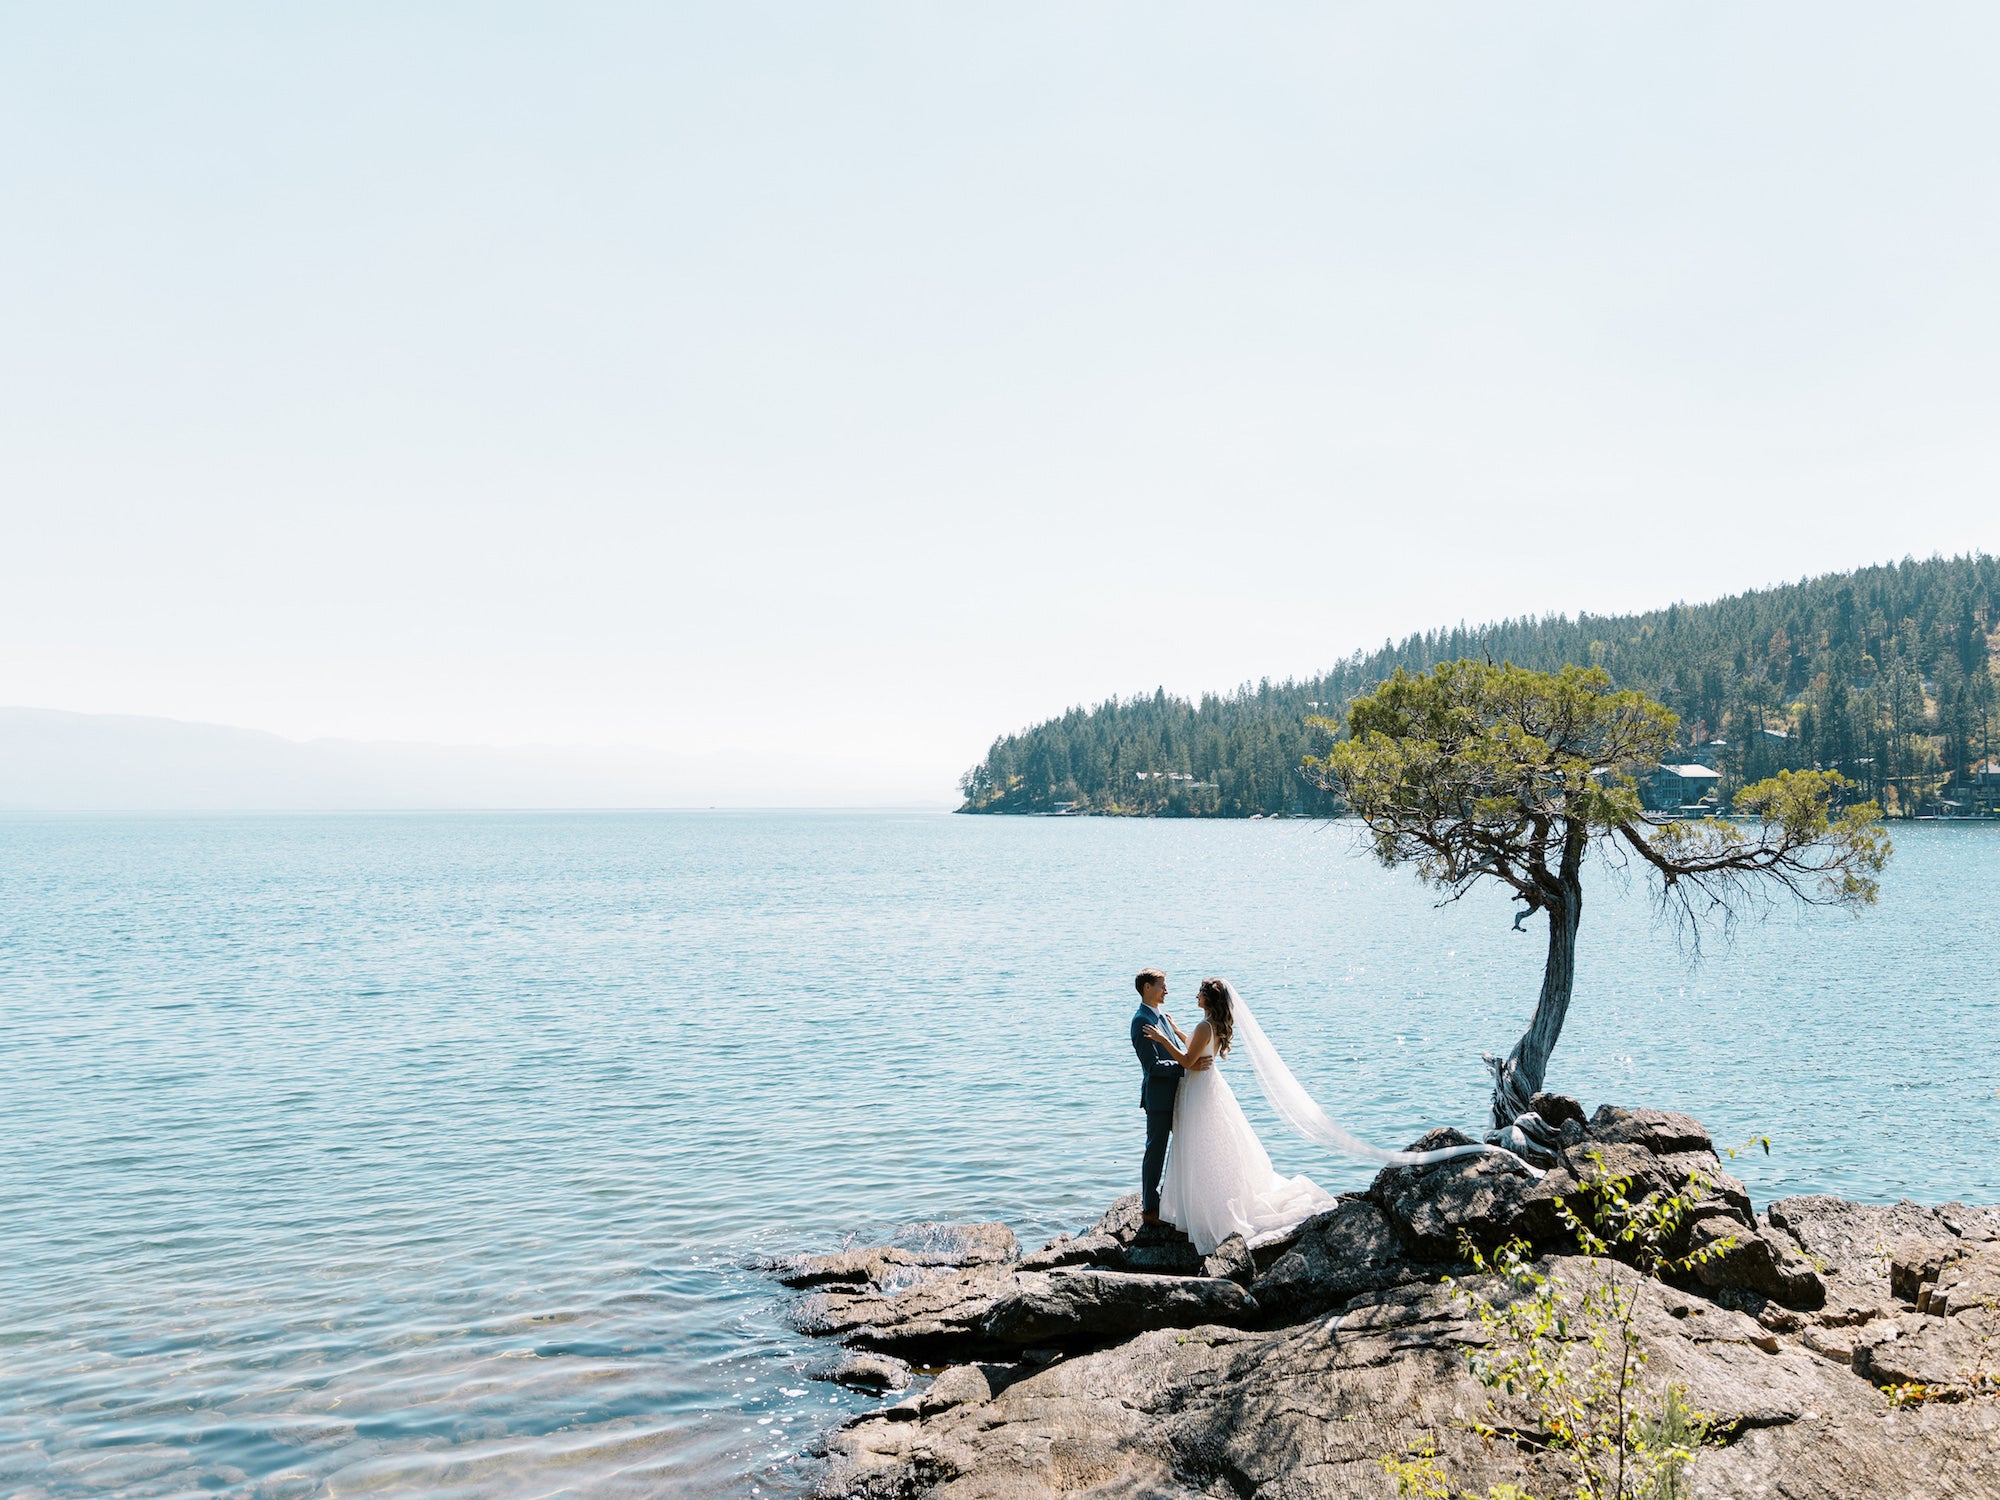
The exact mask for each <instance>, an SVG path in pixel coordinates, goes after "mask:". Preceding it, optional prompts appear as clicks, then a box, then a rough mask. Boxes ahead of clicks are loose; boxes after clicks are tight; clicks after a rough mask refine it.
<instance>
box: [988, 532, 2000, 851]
mask: <svg viewBox="0 0 2000 1500" xmlns="http://www.w3.org/2000/svg"><path fill="white" fill-rule="evenodd" d="M1996 653H2000V560H1996V559H1995V558H1993V557H1990V556H1987V555H1986V554H1984V553H1979V554H1975V555H1972V556H1969V557H1954V558H1931V559H1929V560H1926V561H1921V562H1919V561H1914V560H1905V561H1904V562H1901V563H1897V564H1889V565H1884V566H1880V567H1871V568H1861V569H1857V570H1855V571H1853V572H1850V573H1830V574H1826V575H1824V576H1822V577H1819V578H1812V579H1802V580H1800V581H1799V582H1798V583H1795V584H1785V585H1782V586H1779V587H1776V588H1770V589H1759V590H1755V591H1752V592H1749V593H1744V594H1737V595H1733V596H1731V597H1729V598H1725V599H1718V600H1715V601H1713V602H1711V603H1707V604H1694V605H1689V604H1673V605H1669V606H1667V607H1666V608H1664V609H1658V610H1653V611H1650V612H1648V613H1645V614H1638V615H1615V616H1605V615H1579V616H1577V617H1576V618H1575V619H1571V618H1569V617H1568V616H1565V615H1556V616H1551V617H1548V618H1543V619H1536V618H1532V617H1524V618H1521V619H1518V620H1503V621H1500V622H1498V623H1496V624H1492V625H1486V626H1480V627H1476V628H1469V627H1467V626H1464V625H1459V626H1456V627H1454V628H1451V629H1448V630H1437V631H1431V632H1427V633H1425V634H1422V635H1412V636H1409V637H1408V638H1406V639H1405V640H1403V641H1401V642H1400V643H1397V642H1385V643H1384V644H1383V646H1382V647H1381V649H1379V650H1376V651H1372V652H1366V653H1364V652H1356V653H1355V654H1354V655H1352V656H1350V657H1348V658H1347V659H1346V660H1344V661H1341V662H1339V663H1337V664H1335V666H1334V667H1333V669H1332V670H1331V671H1328V672H1326V673H1324V674H1322V675H1321V676H1318V677H1314V678H1311V679H1309V680H1307V681H1304V682H1294V681H1287V682H1284V683H1277V684H1274V683H1272V682H1270V681H1268V680H1266V681H1264V682H1261V683H1258V684H1255V685H1254V686H1251V685H1246V686H1244V687H1241V688H1238V689H1237V690H1235V691H1234V692H1232V693H1227V694H1206V695H1204V696H1203V697H1202V698H1201V700H1200V701H1199V702H1198V703H1190V702H1188V701H1187V700H1186V699H1184V698H1176V697H1172V696H1169V695H1168V694H1167V693H1166V691H1165V690H1164V689H1161V690H1158V691H1156V692H1154V693H1153V694H1152V695H1151V696H1150V697H1137V698H1128V699H1123V700H1120V699H1116V698H1113V699H1109V700H1107V701H1106V702H1103V703H1100V704H1097V705H1096V706H1094V707H1091V708H1087V709H1086V708H1072V709H1070V710H1069V711H1068V712H1067V713H1065V714H1062V715H1060V716H1058V717H1056V718H1053V719H1049V720H1047V721H1045V722H1044V723H1041V724H1037V725H1035V726H1034V727H1032V728H1030V729H1026V730H1023V731H1022V732H1020V733H1019V734H1012V735H1004V736H1002V737H1001V738H999V739H997V740H995V741H994V743H993V747H992V749H991V750H989V751H988V752H987V755H986V758H985V759H984V760H983V761H981V762H980V763H979V764H978V765H976V766H974V767H973V768H972V769H971V770H969V771H967V772H966V773H965V775H964V776H963V777H962V778H961V779H960V783H959V785H960V790H961V791H962V792H963V793H964V795H965V802H964V805H963V806H962V807H961V808H960V811H962V812H988V813H1052V812H1096V813H1112V814H1131V815H1140V816H1221V817H1249V816H1253V815H1266V816H1267V815H1272V814H1307V815H1331V814H1333V813H1336V812H1338V811H1339V804H1338V801H1337V799H1336V798H1334V797H1332V796H1330V795H1329V794H1328V793H1326V792H1324V791H1321V790H1320V789H1319V788H1318V787H1316V786H1314V785H1313V784H1312V783H1311V782H1309V781H1308V780H1307V779H1306V778H1305V777H1304V776H1303V775H1302V774H1301V772H1300V769H1299V767H1300V763H1301V761H1302V760H1303V759H1304V757H1305V755H1306V754H1307V753H1308V752H1309V751H1310V750H1312V749H1313V748H1315V733H1314V731H1312V730H1311V729H1309V728H1308V726H1307V720H1308V719H1309V718H1310V717H1312V716H1314V715H1318V714H1326V715H1330V716H1334V717H1339V716H1341V715H1343V714H1344V713H1345V711H1346V707H1347V705H1348V704H1349V703H1351V702H1352V701H1353V700H1354V698H1355V697H1356V696H1358V695H1359V694H1361V693H1365V692H1367V691H1369V690H1370V689H1372V688H1373V687H1374V686H1375V685H1376V684H1377V683H1379V682H1381V681H1383V680H1384V679H1385V678H1387V677H1388V676H1389V675H1390V674H1391V673H1393V672H1394V671H1395V670H1396V669H1397V668H1398V667H1402V668H1406V669H1407V670H1409V671H1412V672H1417V671H1423V670H1425V669H1427V668H1429V667H1431V666H1434V665H1436V664H1437V663H1438V662H1441V661H1454V660H1458V659H1460V658H1465V657H1471V658H1480V657H1489V656H1490V657H1491V658H1492V659H1493V660H1495V661H1511V662H1513V663H1515V664H1516V665H1519V666H1524V667H1532V668H1536V669H1538V670H1543V671H1551V670H1554V669H1556V668H1559V667H1562V666H1564V665H1567V664H1570V663H1576V664H1578V665H1582V666H1601V667H1603V668H1604V669H1605V670H1606V671H1607V672H1609V673H1610V675H1611V677H1612V680H1613V681H1614V682H1616V683H1617V684H1618V685H1619V686H1621V687H1634V688H1639V689H1642V690H1644V691H1646V692H1649V693H1651V694H1653V695H1654V696H1656V697H1658V698H1659V699H1660V700H1661V701H1663V702H1664V703H1666V705H1667V706H1668V707H1669V708H1672V709H1673V710H1674V711H1675V712H1677V713H1678V714H1680V716H1681V721H1682V735H1683V742H1684V746H1685V750H1686V754H1687V757H1688V758H1689V759H1693V760H1701V761H1703V762H1705V763H1707V764H1711V765H1713V766H1714V767H1715V768H1716V769H1718V770H1720V771H1722V772H1723V773H1724V777H1725V783H1724V790H1725V792H1727V791H1730V790H1733V789H1734V787H1735V786H1737V785H1741V784H1742V783H1743V782H1744V781H1745V780H1754V779H1756V778H1758V777H1761V776H1765V775H1769V774H1771V773H1772V772H1774V771H1776V770H1778V769H1781V768H1785V767H1800V766H1812V765H1820V766H1825V767H1828V768H1832V769H1838V770H1840V771H1842V772H1843V773H1845V774H1846V775H1848V776H1850V777H1852V778H1853V779H1854V780H1856V781H1858V782H1860V783H1861V784H1862V785H1863V786H1864V787H1865V788H1866V789H1867V792H1868V795H1870V796H1873V797H1875V798H1877V799H1879V800H1882V801H1883V802H1884V803H1885V805H1886V806H1887V807H1888V808H1889V810H1890V811H1891V812H1893V813H1899V814H1902V815H1911V814H1915V813H1918V812H1920V811H1926V810H1933V809H1939V808H1944V809H1946V810H1949V808H1950V807H1952V806H1962V805H1963V803H1962V802H1956V801H1955V800H1954V795H1955V794H1958V795H1959V796H1962V795H1964V794H1966V793H1967V791H1968V789H1969V787H1970V786H1971V785H1972V783H1973V780H1974V778H1975V776H1976V775H1977V768H1978V767H1980V766H1982V765H1985V764H1989V763H1990V762H1991V761H1992V760H1993V758H1994V757H1995V755H1997V754H2000V707H1996V704H1995V697H1994V682H1995V678H1996V677H2000V659H1997V658H1996Z"/></svg>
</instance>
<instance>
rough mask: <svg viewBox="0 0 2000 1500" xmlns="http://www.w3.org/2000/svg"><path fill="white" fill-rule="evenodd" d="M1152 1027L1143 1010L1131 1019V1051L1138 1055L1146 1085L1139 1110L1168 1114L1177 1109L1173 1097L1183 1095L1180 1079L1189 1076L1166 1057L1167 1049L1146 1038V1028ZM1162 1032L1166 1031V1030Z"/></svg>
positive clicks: (1141, 1090) (1140, 1092)
mask: <svg viewBox="0 0 2000 1500" xmlns="http://www.w3.org/2000/svg"><path fill="white" fill-rule="evenodd" d="M1152 1024H1153V1023H1152V1022H1151V1021H1148V1020H1147V1019H1146V1013H1145V1012H1144V1011H1143V1010H1142V1011H1137V1012H1135V1013H1134V1014H1133V1016H1132V1050H1133V1051H1134V1052H1136V1053H1138V1054H1139V1066H1140V1067H1142V1068H1144V1069H1145V1070H1146V1081H1145V1082H1144V1083H1142V1084H1141V1085H1140V1086H1139V1108H1141V1109H1143V1110H1146V1111H1148V1112H1149V1113H1150V1112H1153V1111H1168V1110H1171V1109H1172V1108H1173V1107H1174V1096H1175V1095H1176V1094H1178V1093H1179V1092H1180V1087H1181V1075H1182V1074H1183V1073H1184V1072H1186V1069H1184V1068H1182V1067H1181V1065H1180V1064H1179V1063H1177V1062H1175V1061H1174V1060H1173V1059H1172V1058H1171V1057H1169V1056H1167V1049H1166V1048H1165V1047H1162V1046H1161V1045H1160V1044H1159V1043H1158V1042H1156V1041H1154V1040H1153V1039H1152V1038H1151V1037H1149V1036H1147V1035H1146V1028H1147V1027H1148V1026H1150V1025H1152ZM1160 1029H1161V1030H1162V1031H1165V1030H1166V1027H1164V1026H1162V1027H1161V1028H1160Z"/></svg>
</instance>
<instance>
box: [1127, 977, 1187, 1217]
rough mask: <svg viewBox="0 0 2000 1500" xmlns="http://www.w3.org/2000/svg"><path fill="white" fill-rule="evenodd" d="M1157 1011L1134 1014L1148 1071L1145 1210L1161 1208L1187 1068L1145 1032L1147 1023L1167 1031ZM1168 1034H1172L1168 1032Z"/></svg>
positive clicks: (1143, 1094)
mask: <svg viewBox="0 0 2000 1500" xmlns="http://www.w3.org/2000/svg"><path fill="white" fill-rule="evenodd" d="M1155 1014H1156V1013H1155V1012H1153V1011H1149V1010H1147V1009H1146V1008H1145V1007H1144V1006H1141V1007H1140V1008H1139V1010H1138V1011H1137V1012H1136V1013H1135V1014H1134V1015H1133V1017H1132V1050H1133V1051H1134V1052H1136V1053H1138V1054H1139V1066H1140V1067H1142V1068H1144V1069H1145V1070H1146V1079H1145V1082H1143V1083H1142V1084H1140V1085H1139V1107H1140V1108H1141V1109H1143V1110H1144V1111H1145V1112H1146V1159H1145V1162H1144V1164H1143V1165H1142V1166H1141V1167H1140V1169H1139V1170H1140V1176H1139V1201H1140V1203H1141V1205H1142V1207H1143V1208H1144V1211H1145V1212H1147V1213H1149V1214H1157V1213H1158V1212H1159V1211H1160V1177H1161V1175H1162V1174H1163V1173H1164V1172H1165V1171H1166V1169H1167V1137H1168V1136H1170V1135H1172V1134H1173V1130H1174V1099H1175V1098H1176V1096H1178V1095H1179V1093H1180V1088H1181V1077H1182V1075H1183V1074H1184V1073H1185V1072H1186V1069H1184V1068H1182V1067H1181V1065H1180V1064H1179V1063H1177V1062H1175V1061H1174V1060H1173V1058H1171V1057H1169V1056H1168V1055H1167V1049H1166V1048H1165V1047H1163V1046H1161V1045H1160V1044H1159V1043H1158V1042H1156V1041H1154V1040H1153V1039H1152V1038H1151V1037H1149V1036H1147V1035H1146V1028H1147V1027H1148V1026H1153V1025H1158V1026H1159V1028H1160V1030H1162V1031H1166V1030H1167V1026H1166V1022H1165V1021H1163V1020H1162V1021H1157V1022H1156V1021H1155V1020H1154V1019H1153V1017H1154V1015H1155ZM1168 1035H1170V1036H1171V1035H1172V1033H1171V1032H1168Z"/></svg>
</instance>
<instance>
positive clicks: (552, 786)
mask: <svg viewBox="0 0 2000 1500" xmlns="http://www.w3.org/2000/svg"><path fill="white" fill-rule="evenodd" d="M774 787H775V788H779V789H780V790H778V791H777V792H775V793H774V792H773V788H774ZM908 800H909V799H908V797H907V796H906V795H898V793H897V787H896V783H895V782H894V781H892V780H890V779H889V778H888V777H886V776H882V775H878V774H877V773H875V772H874V771H873V769H872V768H870V767H866V766H858V765H847V764H833V763H816V764H808V763H799V764H792V763H789V762H780V761H776V760H773V759H771V758H768V757H761V756H756V755H751V754H747V753H741V752H730V753H719V754H712V755H676V754H671V753H668V752H665V751H656V750H646V749H592V748H569V747H561V746H526V747H519V748H499V747H492V746H455V745H422V744H404V743H396V742H391V741H365V740H341V739H318V740H304V741H301V740H288V739H285V738H283V737H282V736H280V735H275V734H266V733H264V732H262V731H260V730H255V729H235V728H230V727H227V726H224V725H220V724H200V723H190V722H185V721H182V720H179V719H158V718H141V717H135V716H131V715H122V714H80V713H67V712H63V711H61V710H56V709H41V708H0V810H5V811H13V812H35V811H39V812H57V811H74V812H91V811H98V812H111V811H181V812H210V811H218V812H219V811H283V810H295V811H308V810H312V811H319V810H325V811H346V810H377V809H380V810H394V809H418V808H439V809H448V808H530V807H547V808H611V807H709V806H725V807H753V806H811V805H835V804H844V805H861V804H869V803H874V804H887V803H907V802H908Z"/></svg>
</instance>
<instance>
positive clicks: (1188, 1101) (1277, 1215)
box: [1160, 1035, 1337, 1255]
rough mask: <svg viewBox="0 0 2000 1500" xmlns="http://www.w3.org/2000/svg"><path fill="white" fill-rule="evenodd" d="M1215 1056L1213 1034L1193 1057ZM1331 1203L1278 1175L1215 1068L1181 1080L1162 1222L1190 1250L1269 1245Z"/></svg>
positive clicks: (1321, 1192) (1304, 1180) (1312, 1188)
mask: <svg viewBox="0 0 2000 1500" xmlns="http://www.w3.org/2000/svg"><path fill="white" fill-rule="evenodd" d="M1214 1050H1215V1041H1214V1038H1213V1036H1212V1035H1211V1036H1210V1037H1208V1038H1207V1039H1205V1040H1204V1042H1203V1044H1202V1051H1201V1053H1200V1054H1197V1055H1201V1056H1206V1055H1207V1054H1208V1053H1210V1052H1213V1051H1214ZM1336 1201H1337V1200H1336V1199H1335V1198H1334V1196H1333V1195H1332V1194H1331V1193H1329V1192H1327V1191H1326V1190H1325V1189H1324V1188H1322V1187H1320V1186H1319V1185H1318V1184H1317V1183H1315V1182H1314V1181H1313V1180H1312V1179H1311V1178H1309V1177H1280V1176H1279V1175H1278V1173H1277V1169H1276V1168H1274V1167H1273V1166H1272V1165H1271V1157H1270V1154H1269V1153H1268V1152H1266V1151H1265V1150H1264V1143H1263V1142H1262V1141H1260V1140H1259V1139H1258V1138H1257V1132H1256V1131H1255V1130H1253V1129H1252V1128H1251V1125H1250V1121H1249V1120H1248V1119H1246V1118H1245V1117H1244V1114H1243V1106H1242V1105H1240V1104H1238V1103H1237V1102H1236V1094H1235V1092H1234V1091H1233V1090H1232V1089H1231V1088H1230V1087H1229V1080H1228V1079H1226V1078H1224V1077H1223V1076H1222V1068H1221V1065H1220V1064H1219V1063H1218V1064H1217V1065H1216V1066H1215V1067H1212V1068H1205V1069H1203V1070H1202V1071H1201V1072H1199V1073H1190V1074H1188V1075H1187V1076H1186V1077H1185V1078H1183V1079H1182V1080H1181V1086H1180V1089H1179V1091H1178V1093H1177V1094H1176V1096H1175V1099H1174V1134H1173V1145H1172V1146H1171V1147H1170V1148H1169V1152H1168V1156H1167V1172H1166V1176H1165V1177H1164V1178H1162V1179H1161V1182H1160V1217H1161V1218H1163V1219H1165V1220H1166V1221H1167V1222H1168V1223H1169V1224H1172V1225H1173V1226H1174V1227H1175V1228H1177V1229H1179V1230H1180V1231H1181V1232H1182V1233H1183V1234H1185V1235H1186V1236H1187V1237H1188V1238H1189V1239H1191V1240H1193V1241H1194V1247H1195V1249H1197V1250H1199V1251H1200V1252H1201V1253H1202V1254H1203V1255H1207V1254H1208V1253H1209V1252H1210V1251H1212V1250H1213V1249H1215V1247H1216V1246H1217V1245H1219V1244H1221V1243H1222V1242H1223V1241H1224V1240H1226V1239H1228V1238H1229V1237H1230V1236H1231V1235H1232V1234H1240V1235H1242V1236H1243V1238H1244V1239H1246V1240H1248V1241H1250V1242H1251V1243H1252V1244H1255V1243H1256V1242H1257V1241H1258V1240H1260V1239H1275V1238H1276V1237H1278V1236H1279V1235H1282V1234H1284V1233H1285V1232H1287V1231H1288V1230H1290V1229H1293V1228H1295V1227H1296V1226H1297V1225H1299V1224H1301V1223H1303V1222H1304V1221H1305V1220H1307V1219H1309V1218H1311V1217H1312V1216H1313V1215H1314V1214H1317V1213H1324V1212H1325V1211H1326V1210H1327V1209H1329V1208H1332V1207H1333V1206H1334V1204H1335V1202H1336Z"/></svg>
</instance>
